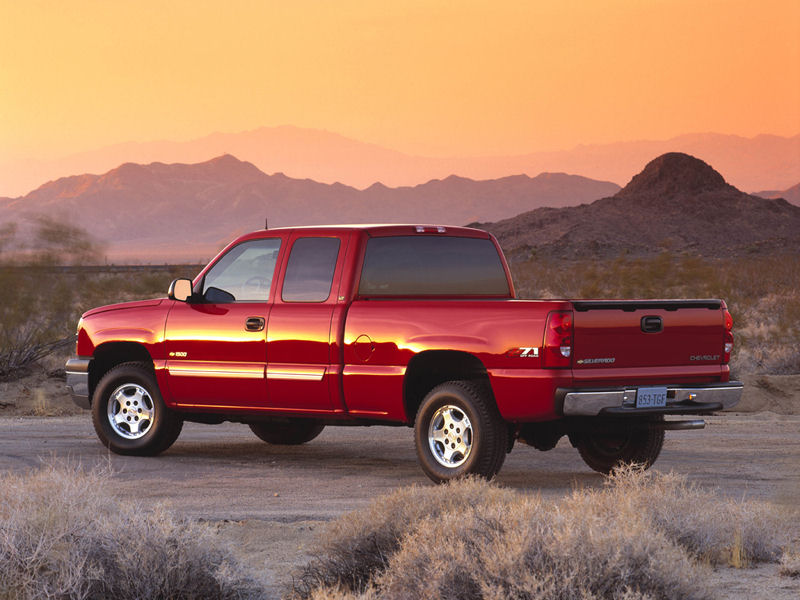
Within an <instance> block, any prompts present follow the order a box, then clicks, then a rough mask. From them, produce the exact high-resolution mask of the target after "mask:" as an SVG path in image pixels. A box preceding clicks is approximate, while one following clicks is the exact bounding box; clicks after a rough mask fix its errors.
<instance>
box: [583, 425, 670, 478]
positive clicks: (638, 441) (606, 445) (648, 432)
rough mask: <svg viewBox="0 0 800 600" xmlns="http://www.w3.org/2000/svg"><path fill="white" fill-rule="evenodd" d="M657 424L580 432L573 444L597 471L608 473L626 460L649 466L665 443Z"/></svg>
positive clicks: (662, 430)
mask: <svg viewBox="0 0 800 600" xmlns="http://www.w3.org/2000/svg"><path fill="white" fill-rule="evenodd" d="M658 423H659V421H649V422H646V423H629V424H626V426H625V427H623V428H621V429H620V430H619V431H615V432H608V433H590V434H583V435H581V436H580V438H579V439H577V440H576V443H575V445H576V447H577V448H578V453H580V455H581V458H582V459H583V461H584V462H585V463H586V464H587V465H589V466H590V467H591V468H592V469H594V470H595V471H597V472H599V473H605V474H606V475H607V474H609V473H611V471H612V470H613V469H614V468H615V467H617V466H619V465H622V464H626V463H636V464H640V465H642V466H643V467H644V468H645V469H649V468H650V467H651V466H652V465H653V463H654V462H656V459H657V458H658V455H659V454H660V453H661V447H662V446H663V445H664V429H662V428H661V427H659V426H658Z"/></svg>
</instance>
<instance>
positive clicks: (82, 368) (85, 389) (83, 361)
mask: <svg viewBox="0 0 800 600" xmlns="http://www.w3.org/2000/svg"><path fill="white" fill-rule="evenodd" d="M91 362H92V359H91V358H70V359H69V360H68V361H67V364H66V365H65V366H64V370H65V371H66V372H67V389H69V393H70V395H71V396H72V401H73V402H74V403H75V404H77V405H78V406H80V407H81V408H90V407H91V403H90V401H89V364H90V363H91Z"/></svg>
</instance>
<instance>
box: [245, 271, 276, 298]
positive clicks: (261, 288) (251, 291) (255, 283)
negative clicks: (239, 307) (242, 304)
mask: <svg viewBox="0 0 800 600" xmlns="http://www.w3.org/2000/svg"><path fill="white" fill-rule="evenodd" d="M269 284H270V280H269V279H267V278H266V277H259V276H255V277H251V278H250V279H248V280H247V281H245V282H244V284H243V285H242V296H243V298H246V299H251V300H252V299H254V298H252V297H251V296H253V295H257V294H260V293H262V292H267V293H268V292H269ZM260 299H261V298H259V300H260ZM263 299H264V300H266V298H263Z"/></svg>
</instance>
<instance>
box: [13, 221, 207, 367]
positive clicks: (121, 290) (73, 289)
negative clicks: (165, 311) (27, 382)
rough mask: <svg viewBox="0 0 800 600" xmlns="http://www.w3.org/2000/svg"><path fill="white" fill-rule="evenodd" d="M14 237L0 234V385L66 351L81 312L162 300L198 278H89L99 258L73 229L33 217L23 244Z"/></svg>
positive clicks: (181, 273)
mask: <svg viewBox="0 0 800 600" xmlns="http://www.w3.org/2000/svg"><path fill="white" fill-rule="evenodd" d="M18 229H19V228H18V227H16V225H15V224H8V225H5V226H3V227H0V381H2V380H8V379H13V378H16V377H19V376H22V375H24V374H26V369H27V368H28V367H30V366H31V365H33V364H34V363H36V362H37V361H39V360H41V359H42V358H43V357H45V356H47V355H48V354H50V353H52V352H54V351H57V350H59V349H61V348H69V347H71V346H72V344H73V343H74V334H75V325H76V324H77V321H78V318H79V317H80V315H81V314H82V313H83V312H84V311H86V310H88V309H89V308H92V307H94V306H100V305H103V304H112V303H115V302H124V301H127V300H134V299H141V298H152V297H163V296H165V295H166V291H167V286H168V285H169V282H170V281H171V280H172V279H174V278H175V277H186V276H189V275H193V274H194V273H196V272H197V271H198V270H199V267H194V268H192V269H191V272H190V273H187V272H186V269H185V268H182V267H175V268H173V269H169V270H163V269H162V270H159V271H157V272H156V271H148V270H147V269H142V270H139V271H136V272H128V273H115V272H113V268H110V269H109V271H108V272H97V271H96V270H94V269H88V268H86V267H87V265H97V264H98V263H102V261H103V257H102V251H101V249H100V247H99V246H98V245H97V243H96V242H95V241H94V240H93V239H92V238H91V237H90V236H89V235H88V234H87V233H86V232H85V231H83V230H81V229H80V228H78V227H75V226H73V225H70V224H68V223H61V222H58V221H55V220H53V219H50V218H46V217H34V218H33V219H32V222H31V223H27V224H26V227H25V228H24V229H25V230H26V231H27V233H28V235H27V237H26V241H25V242H24V243H23V242H21V241H18V240H17V239H16V238H17V237H19V236H18ZM63 267H69V268H63Z"/></svg>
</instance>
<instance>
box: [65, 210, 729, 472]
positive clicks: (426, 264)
mask: <svg viewBox="0 0 800 600" xmlns="http://www.w3.org/2000/svg"><path fill="white" fill-rule="evenodd" d="M731 330H732V320H731V316H730V314H729V313H728V311H727V309H726V306H725V303H724V302H723V301H721V300H613V301H607V300H516V299H515V294H514V286H513V284H512V281H511V275H510V272H509V269H508V265H507V264H506V261H505V258H504V257H503V253H502V252H501V250H500V247H499V245H498V244H497V241H496V240H495V239H494V237H493V236H491V235H490V234H488V233H486V232H484V231H479V230H477V229H469V228H463V227H442V226H414V225H375V226H368V225H358V226H334V227H310V228H283V229H270V230H262V231H257V232H254V233H250V234H248V235H244V236H242V237H240V238H238V239H237V240H235V241H234V242H232V243H231V244H230V245H228V246H227V247H226V248H225V249H224V250H223V251H222V252H220V254H219V255H218V256H217V257H216V258H214V260H212V261H211V263H210V264H209V265H208V266H207V267H206V268H205V269H203V270H202V271H201V272H200V274H199V275H197V277H195V279H194V281H190V280H188V279H177V280H175V281H174V282H173V283H172V285H171V286H170V289H169V297H168V298H165V299H157V300H144V301H141V302H129V303H124V304H115V305H111V306H103V307H100V308H95V309H93V310H90V311H88V312H86V313H85V314H84V315H83V317H82V318H81V320H80V323H79V324H78V342H77V357H76V358H73V359H70V360H69V361H68V362H67V365H66V370H67V385H68V386H69V387H70V389H71V392H72V395H73V399H74V400H75V401H76V402H77V403H78V404H79V405H80V406H83V407H85V408H90V409H91V411H92V417H93V422H94V427H95V430H96V431H97V435H98V436H99V437H100V440H101V441H102V442H103V444H105V445H106V446H108V447H109V448H110V449H111V450H112V451H114V452H117V453H120V454H137V455H153V454H157V453H159V452H162V451H164V450H166V449H167V448H169V447H170V445H172V443H173V442H174V441H175V440H176V438H177V437H178V435H179V433H180V431H181V426H182V424H183V422H184V421H198V422H201V423H221V422H223V421H238V422H243V423H247V424H248V425H249V426H250V428H251V429H252V430H253V432H254V433H255V434H256V435H257V436H258V437H259V438H261V439H262V440H264V441H266V442H268V443H271V444H302V443H304V442H308V441H310V440H312V439H313V438H314V437H316V436H317V435H319V433H320V432H321V431H322V429H323V427H324V426H326V425H354V424H360V425H407V426H413V427H414V430H415V443H416V450H417V455H418V457H419V461H420V463H421V465H422V468H423V470H424V471H425V473H426V474H427V475H428V476H429V477H430V478H431V479H433V480H434V481H446V480H449V479H452V478H454V477H458V476H461V475H464V474H467V473H474V474H478V475H481V476H485V477H492V476H494V475H495V474H496V473H497V472H498V471H499V470H500V468H501V466H502V464H503V461H504V459H505V455H506V454H507V453H508V452H510V451H511V448H512V446H513V445H514V442H515V441H516V440H519V441H522V442H524V443H526V444H529V445H531V446H534V447H536V448H538V449H539V450H550V449H552V448H554V447H555V445H556V443H557V442H558V441H559V439H560V438H561V437H563V436H568V438H569V440H570V442H571V443H572V445H573V446H574V447H576V448H577V449H578V451H579V453H580V455H581V457H582V458H583V459H584V461H585V462H586V463H587V464H588V465H589V466H590V467H591V468H593V469H595V470H597V471H600V472H609V471H610V470H611V469H612V468H614V466H615V465H617V464H619V463H622V462H638V463H643V464H644V465H646V466H649V465H651V464H652V463H653V462H654V461H655V460H656V458H657V457H658V455H659V453H660V451H661V446H662V443H663V440H664V430H666V429H700V428H702V427H703V426H704V422H703V421H702V420H701V419H688V420H667V419H665V418H664V417H665V415H702V414H709V413H712V412H714V411H719V410H721V409H723V408H728V407H731V406H733V405H735V404H736V403H737V402H738V401H739V399H740V397H741V393H742V384H741V383H739V382H732V381H729V379H730V377H729V368H728V361H729V358H730V354H731V350H732V348H733V334H732V331H731Z"/></svg>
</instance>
